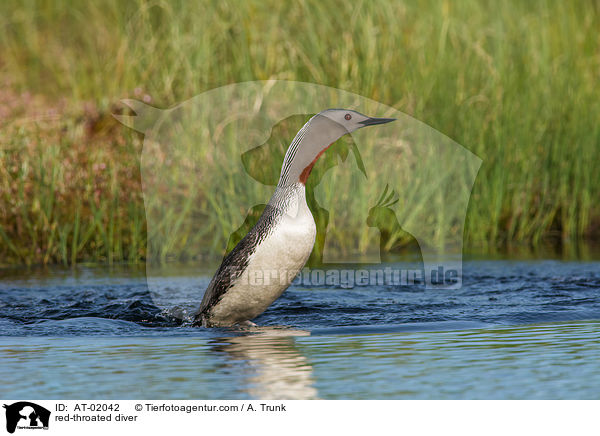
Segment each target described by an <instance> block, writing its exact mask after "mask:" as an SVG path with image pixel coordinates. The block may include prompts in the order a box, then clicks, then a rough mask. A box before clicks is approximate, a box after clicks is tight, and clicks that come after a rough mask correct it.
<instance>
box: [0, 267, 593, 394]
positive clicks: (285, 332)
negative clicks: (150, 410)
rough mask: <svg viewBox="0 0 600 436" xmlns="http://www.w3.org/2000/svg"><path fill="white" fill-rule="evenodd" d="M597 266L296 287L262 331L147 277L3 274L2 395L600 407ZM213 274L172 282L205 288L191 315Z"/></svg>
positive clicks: (128, 273)
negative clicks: (399, 283) (211, 320)
mask: <svg viewBox="0 0 600 436" xmlns="http://www.w3.org/2000/svg"><path fill="white" fill-rule="evenodd" d="M599 267H600V263H596V262H585V263H583V262H560V261H543V262H539V261H538V262H509V261H477V262H469V263H467V264H466V265H465V269H464V271H463V287H462V289H459V290H425V289H423V288H421V287H419V286H412V287H406V286H405V287H400V288H394V287H391V286H374V287H369V288H365V287H356V288H354V289H342V288H339V287H338V288H335V287H324V286H313V287H306V286H294V287H292V288H290V289H289V290H288V291H286V293H285V294H284V296H283V297H282V298H280V299H279V300H278V301H277V302H276V303H275V304H274V305H273V306H271V308H269V310H268V311H267V312H266V313H265V314H263V315H262V316H261V317H259V318H258V319H256V320H255V322H256V323H257V324H259V325H260V326H261V328H260V329H258V330H256V331H253V332H243V331H238V330H231V329H198V328H191V327H188V326H187V325H186V324H185V323H184V324H182V323H181V321H179V320H178V319H177V318H175V317H174V316H172V313H175V312H171V314H170V313H165V312H164V311H162V310H161V309H159V308H158V307H156V305H155V304H154V301H153V299H152V298H151V295H150V293H149V291H148V287H147V285H146V281H145V278H144V275H143V272H142V271H139V270H132V269H121V270H105V269H99V268H87V269H86V268H83V269H80V270H79V271H78V272H77V274H75V273H73V272H72V271H69V270H66V271H64V270H54V271H51V273H49V274H48V273H43V274H42V273H39V274H32V273H27V274H23V273H22V272H21V273H19V272H10V273H9V272H6V271H4V272H2V273H3V274H4V277H3V278H2V280H1V281H0V332H1V334H2V337H0V361H1V364H0V376H1V377H2V379H3V384H2V386H1V387H0V397H3V398H36V399H44V398H48V399H50V398H62V399H75V398H86V399H151V398H165V399H168V398H172V399H192V398H204V399H245V398H261V399H267V398H298V399H308V398H324V399H462V398H465V399H466V398H468V399H520V398H531V399H535V398H540V399H567V398H572V399H599V398H600V363H599V362H600V268H599ZM209 279H210V277H209V275H204V276H203V277H201V278H198V277H192V276H190V275H189V274H188V273H186V272H182V271H176V272H175V273H174V275H168V274H165V276H164V278H162V280H163V281H164V282H165V283H172V284H173V286H180V287H184V288H185V287H187V288H189V289H192V290H193V291H194V292H196V293H197V294H198V295H197V297H196V301H190V302H188V304H189V307H181V308H180V310H181V313H185V312H186V311H187V310H191V308H193V307H194V306H195V305H196V304H197V302H198V301H199V300H200V298H201V295H200V294H201V292H202V290H196V288H197V287H198V286H199V283H200V284H202V286H205V284H206V282H207V281H208V280H209ZM202 289H203V288H202ZM283 326H285V327H283Z"/></svg>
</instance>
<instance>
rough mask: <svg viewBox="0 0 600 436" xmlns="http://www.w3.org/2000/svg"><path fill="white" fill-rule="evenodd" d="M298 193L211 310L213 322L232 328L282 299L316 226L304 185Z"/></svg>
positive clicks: (307, 253) (308, 249)
mask: <svg viewBox="0 0 600 436" xmlns="http://www.w3.org/2000/svg"><path fill="white" fill-rule="evenodd" d="M297 194H298V195H297V196H296V197H295V198H293V199H292V201H291V203H290V204H289V206H288V207H287V208H286V213H285V214H284V216H283V218H282V219H281V220H280V221H279V222H278V223H277V224H276V226H275V228H273V229H272V230H271V232H270V233H269V235H268V236H267V237H266V238H265V239H264V240H263V241H262V242H261V243H260V244H259V245H258V247H257V248H256V251H255V252H254V254H252V256H251V257H250V259H249V262H248V267H247V268H246V270H245V271H244V273H243V274H242V276H241V277H240V278H239V279H238V280H236V284H235V285H234V286H233V287H231V288H230V289H229V290H228V291H227V292H226V294H225V295H224V296H223V297H222V298H221V300H220V301H219V303H217V304H216V305H215V307H214V308H213V309H212V311H211V322H212V323H214V324H221V325H231V324H234V323H236V322H240V321H245V320H250V319H253V318H255V317H257V316H258V315H260V314H261V313H263V312H264V311H265V310H266V309H267V307H269V305H271V303H273V302H274V301H275V300H276V299H277V298H279V296H281V294H282V293H283V291H285V290H286V289H287V288H288V286H289V285H290V283H291V282H292V280H294V278H295V277H296V275H297V274H298V272H299V271H300V270H301V269H302V267H303V266H304V264H305V263H306V261H307V260H308V258H309V256H310V253H311V251H312V249H313V246H314V243H315V236H316V227H315V222H314V219H313V217H312V214H311V213H310V209H309V208H308V206H307V204H306V198H305V196H304V186H302V188H301V189H298V192H297Z"/></svg>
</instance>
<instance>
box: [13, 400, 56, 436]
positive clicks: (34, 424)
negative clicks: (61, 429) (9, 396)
mask: <svg viewBox="0 0 600 436" xmlns="http://www.w3.org/2000/svg"><path fill="white" fill-rule="evenodd" d="M4 408H5V409H6V431H8V432H9V433H14V432H15V429H17V428H18V429H27V430H36V429H44V430H48V423H49V421H50V411H49V410H48V409H45V408H44V407H42V406H38V405H37V404H35V403H30V402H28V401H19V402H17V403H13V404H11V405H6V404H5V405H4Z"/></svg>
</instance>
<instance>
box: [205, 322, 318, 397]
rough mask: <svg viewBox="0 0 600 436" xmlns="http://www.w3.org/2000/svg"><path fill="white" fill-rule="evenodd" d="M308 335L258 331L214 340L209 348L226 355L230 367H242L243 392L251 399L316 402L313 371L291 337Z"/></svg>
mask: <svg viewBox="0 0 600 436" xmlns="http://www.w3.org/2000/svg"><path fill="white" fill-rule="evenodd" d="M255 332H256V333H255ZM309 335H310V333H309V332H306V331H302V330H288V329H281V328H273V327H261V328H257V329H253V330H252V333H250V334H247V335H243V336H234V337H228V338H219V339H216V340H214V341H211V345H213V347H212V348H213V350H214V351H217V352H225V353H226V354H227V355H228V357H229V358H230V359H231V361H232V365H235V366H238V365H236V363H242V364H243V367H242V368H241V370H242V371H243V372H244V373H245V374H247V378H246V380H245V386H246V388H245V391H246V392H247V393H248V394H249V395H250V396H252V397H253V398H260V399H265V400H275V399H280V400H283V399H286V400H310V399H316V398H317V390H316V389H315V388H314V387H313V384H314V379H313V369H312V366H311V364H310V363H309V362H308V360H307V359H306V357H304V356H303V355H302V354H300V352H299V351H298V348H297V347H296V344H295V341H294V336H309ZM239 366H241V365H239Z"/></svg>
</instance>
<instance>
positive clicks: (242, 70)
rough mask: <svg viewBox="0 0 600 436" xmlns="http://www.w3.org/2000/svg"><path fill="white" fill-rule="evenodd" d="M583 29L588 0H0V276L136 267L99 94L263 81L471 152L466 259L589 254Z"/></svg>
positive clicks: (121, 145) (595, 116)
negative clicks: (288, 85) (374, 107)
mask: <svg viewBox="0 0 600 436" xmlns="http://www.w3.org/2000/svg"><path fill="white" fill-rule="evenodd" d="M599 29H600V2H599V1H595V0H587V1H579V2H565V1H559V0H546V1H542V0H540V1H535V2H528V1H521V0H508V1H504V2H499V3H498V2H493V1H485V0H477V1H476V0H463V1H459V2H450V1H433V0H431V1H418V2H417V1H360V0H357V1H352V2H348V1H340V0H327V1H322V0H321V1H317V0H303V1H297V2H278V1H275V0H262V1H249V2H242V1H232V0H230V1H227V0H219V1H203V2H196V3H190V2H184V1H160V0H158V1H142V0H136V1H130V2H121V1H118V0H100V1H97V2H78V1H65V0H57V1H33V0H29V1H23V0H4V1H2V2H0V264H37V263H64V264H75V263H78V262H86V261H102V262H109V263H113V262H122V261H127V262H138V261H141V260H143V259H144V258H145V256H146V226H145V214H144V204H143V199H142V193H141V183H140V169H139V157H140V152H141V143H142V139H143V138H142V137H141V136H140V135H139V134H137V133H135V132H133V131H132V130H129V129H127V128H125V127H124V126H122V125H120V124H119V123H118V122H117V121H116V120H114V118H112V116H111V114H112V113H118V112H119V111H122V110H124V109H123V107H122V106H120V105H119V103H118V102H119V100H120V99H122V98H137V99H140V100H143V101H145V102H146V103H148V104H151V105H154V106H157V107H161V108H166V107H169V106H172V105H174V104H176V103H179V102H181V101H183V100H185V99H187V98H190V97H193V96H195V95H197V94H199V93H202V92H203V91H206V90H209V89H211V88H215V87H218V86H222V85H225V84H229V83H235V82H241V81H248V80H265V79H281V80H297V81H306V82H313V83H319V84H324V85H328V86H331V87H337V88H341V89H344V90H348V91H350V92H353V93H356V94H360V95H363V96H366V97H369V98H372V99H375V100H377V101H380V102H382V103H385V104H387V105H390V106H394V107H395V108H397V109H398V110H401V111H403V112H405V113H407V114H409V115H411V116H413V117H415V118H417V119H419V120H421V121H423V122H425V123H427V124H428V125H430V126H432V127H434V128H435V129H437V130H439V131H440V132H442V133H444V134H446V135H447V136H449V137H451V138H452V139H454V140H455V141H456V142H458V143H460V144H462V145H463V146H465V147H466V148H467V149H469V150H471V151H472V152H474V153H476V154H477V155H478V156H479V157H481V158H482V159H483V166H482V168H481V170H480V172H479V176H478V178H477V180H476V183H475V187H474V190H473V195H472V198H471V202H470V206H469V211H468V216H467V222H466V229H465V247H466V251H467V253H487V254H489V253H505V254H508V255H514V253H515V252H516V251H519V252H520V251H521V250H523V249H524V250H525V251H530V252H533V253H536V252H540V250H545V249H546V248H547V247H550V248H551V249H552V250H553V251H554V252H556V253H559V254H561V255H564V256H567V257H570V256H580V257H581V256H582V257H586V256H590V253H591V252H593V250H592V248H590V247H593V243H594V241H598V240H599V239H600V205H599V202H598V199H599V198H600V122H599V121H600V98H599V97H600V86H599V82H600V80H599V79H600V32H599ZM213 183H219V180H218V178H216V179H215V180H213ZM364 201H365V202H366V203H368V204H372V203H375V202H376V201H377V198H368V199H364ZM206 219H207V220H212V221H211V223H212V224H211V225H213V226H218V221H219V215H218V214H216V213H215V214H213V215H211V214H210V213H208V216H207V217H206ZM167 224H168V223H167Z"/></svg>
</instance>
